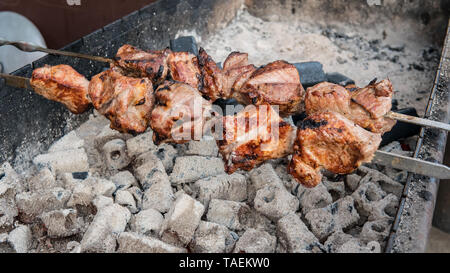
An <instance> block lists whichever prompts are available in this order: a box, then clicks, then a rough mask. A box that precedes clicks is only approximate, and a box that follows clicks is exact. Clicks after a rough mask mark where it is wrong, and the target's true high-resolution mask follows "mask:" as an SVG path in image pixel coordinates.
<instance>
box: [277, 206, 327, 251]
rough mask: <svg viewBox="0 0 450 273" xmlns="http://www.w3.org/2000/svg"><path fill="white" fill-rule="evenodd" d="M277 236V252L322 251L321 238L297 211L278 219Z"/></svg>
mask: <svg viewBox="0 0 450 273" xmlns="http://www.w3.org/2000/svg"><path fill="white" fill-rule="evenodd" d="M277 237H278V246H277V253H311V252H314V253H317V252H319V253H320V252H322V250H321V245H320V242H319V240H318V239H317V238H316V237H315V236H314V234H313V233H312V232H311V231H309V229H308V227H307V226H306V225H305V224H304V223H303V221H302V220H301V219H300V217H299V216H298V215H297V214H295V213H289V214H287V215H285V216H284V217H283V218H281V219H280V220H278V222H277Z"/></svg>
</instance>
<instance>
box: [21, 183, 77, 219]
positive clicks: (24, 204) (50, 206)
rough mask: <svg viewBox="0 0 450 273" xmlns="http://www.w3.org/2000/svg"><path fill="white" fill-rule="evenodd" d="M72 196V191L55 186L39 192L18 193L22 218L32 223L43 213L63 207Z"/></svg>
mask: <svg viewBox="0 0 450 273" xmlns="http://www.w3.org/2000/svg"><path fill="white" fill-rule="evenodd" d="M69 198H70V191H68V190H65V189H63V188H54V189H51V190H48V191H42V192H37V193H31V192H22V193H19V194H17V195H16V204H17V208H18V210H19V216H20V220H21V221H22V222H24V223H32V222H33V221H34V220H35V218H36V217H38V216H40V215H41V214H42V213H45V212H49V211H52V210H58V209H63V208H65V206H66V203H67V201H68V200H69Z"/></svg>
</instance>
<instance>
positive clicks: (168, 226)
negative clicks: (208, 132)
mask: <svg viewBox="0 0 450 273" xmlns="http://www.w3.org/2000/svg"><path fill="white" fill-rule="evenodd" d="M152 135H153V132H152V131H151V130H148V131H147V132H146V133H144V134H141V135H138V136H136V137H133V136H131V135H128V134H121V133H118V132H117V131H114V130H112V129H110V128H109V122H108V120H107V119H106V118H104V117H103V116H101V115H97V114H96V113H94V114H92V115H91V116H90V119H89V120H88V121H87V122H86V123H84V124H82V125H81V126H80V127H79V128H78V129H76V130H74V131H72V132H70V133H69V134H67V135H66V136H64V137H63V138H61V139H60V140H59V141H57V142H56V143H54V144H53V145H52V146H51V147H50V149H49V150H48V152H47V153H45V154H41V155H38V156H37V157H35V158H34V160H33V163H34V170H33V173H34V174H33V175H30V176H29V177H24V176H21V175H19V174H17V173H16V172H15V171H14V170H13V169H12V167H11V166H10V165H9V164H8V163H4V164H3V165H2V166H1V169H0V174H1V175H0V177H1V180H0V252H72V253H79V252H158V253H159V252H171V253H173V252H177V253H179V252H219V253H223V252H238V253H243V252H245V253H253V252H319V253H320V252H369V253H374V252H381V251H383V247H384V246H385V243H386V240H387V237H388V235H389V232H390V227H391V224H392V222H393V218H394V216H395V214H396V211H397V206H398V202H399V197H400V195H401V192H402V189H403V185H402V184H401V183H399V182H397V181H396V180H403V178H402V177H403V175H404V174H403V173H402V172H397V171H395V170H384V172H385V173H388V174H389V175H390V176H391V177H393V178H397V179H393V178H391V177H389V176H387V175H385V174H383V173H382V172H380V171H379V170H376V169H374V168H368V167H366V166H363V167H361V168H359V169H358V171H357V172H356V173H354V174H351V175H347V176H337V175H332V174H330V175H325V176H324V179H323V183H321V184H320V185H318V186H317V187H315V188H311V189H308V188H305V187H303V186H301V185H299V184H298V183H296V182H295V181H294V179H293V178H292V177H291V176H289V175H288V174H287V171H286V162H285V161H286V160H287V159H280V160H272V161H269V162H267V163H265V164H263V165H261V166H260V167H258V168H256V169H253V170H252V171H250V172H245V171H238V172H236V173H234V174H232V175H228V174H226V173H225V171H224V165H223V161H222V158H220V155H218V148H217V146H216V143H215V141H214V140H208V139H205V140H203V141H200V142H194V141H192V142H189V143H186V144H182V145H180V144H174V145H172V144H162V145H159V146H156V145H155V144H154V143H153V141H152ZM397 144H398V143H397ZM398 146H399V144H398V145H396V143H395V142H394V143H393V144H391V145H388V146H386V147H385V149H398V148H399V147H398Z"/></svg>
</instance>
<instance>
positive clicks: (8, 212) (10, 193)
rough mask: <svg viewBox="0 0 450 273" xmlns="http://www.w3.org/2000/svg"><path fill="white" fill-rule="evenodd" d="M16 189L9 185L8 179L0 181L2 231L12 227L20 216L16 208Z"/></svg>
mask: <svg viewBox="0 0 450 273" xmlns="http://www.w3.org/2000/svg"><path fill="white" fill-rule="evenodd" d="M16 193H17V191H16V188H15V187H14V185H13V184H10V183H7V182H6V179H4V178H3V179H2V180H0V229H2V228H5V227H8V226H12V225H13V224H14V218H15V217H16V216H17V215H18V214H19V211H18V209H17V207H16V201H15V197H16Z"/></svg>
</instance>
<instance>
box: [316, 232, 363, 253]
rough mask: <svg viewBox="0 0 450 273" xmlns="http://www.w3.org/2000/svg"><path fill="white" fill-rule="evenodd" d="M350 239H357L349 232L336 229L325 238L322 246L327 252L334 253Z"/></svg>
mask: <svg viewBox="0 0 450 273" xmlns="http://www.w3.org/2000/svg"><path fill="white" fill-rule="evenodd" d="M352 240H358V239H356V238H355V237H353V236H352V235H350V234H347V233H344V232H343V231H342V230H337V231H335V232H334V233H333V234H331V235H330V236H329V237H328V238H327V240H326V242H325V243H324V246H325V249H326V250H327V252H329V253H335V252H337V251H338V249H339V248H340V247H341V246H342V245H343V244H345V243H346V242H348V241H352Z"/></svg>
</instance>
